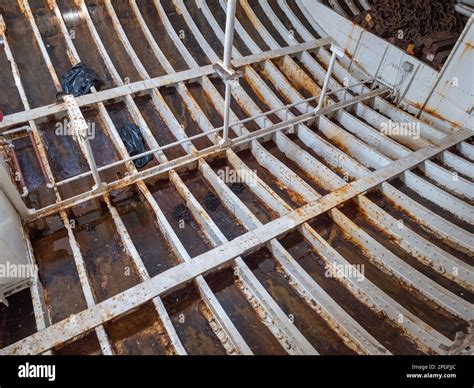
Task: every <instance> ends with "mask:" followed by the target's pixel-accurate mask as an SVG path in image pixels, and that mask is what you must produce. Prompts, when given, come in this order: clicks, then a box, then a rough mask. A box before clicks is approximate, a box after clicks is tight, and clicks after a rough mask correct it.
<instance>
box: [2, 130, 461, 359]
mask: <svg viewBox="0 0 474 388" xmlns="http://www.w3.org/2000/svg"><path fill="white" fill-rule="evenodd" d="M469 136H470V133H469V132H466V131H459V132H458V133H456V134H453V135H452V136H449V138H447V139H445V140H443V141H442V142H441V143H442V144H440V145H439V146H437V147H433V148H429V149H423V150H419V151H416V152H413V153H412V154H410V155H409V156H407V157H405V158H402V159H399V160H397V161H394V162H392V163H391V164H389V165H388V166H386V167H384V168H382V169H380V170H378V171H374V172H371V173H369V174H368V175H366V176H365V177H363V178H361V179H359V180H357V181H354V182H351V183H349V184H347V185H346V186H344V187H342V188H341V189H338V190H335V191H334V192H332V193H330V194H328V195H326V196H324V197H322V198H320V199H318V200H316V201H314V202H311V203H308V204H307V205H305V206H302V207H301V208H298V209H296V210H293V211H291V212H289V213H288V214H286V215H284V216H282V217H279V218H277V219H275V220H273V221H271V222H269V223H267V224H265V225H263V226H261V227H259V228H257V229H254V230H252V231H250V232H247V233H245V234H243V235H242V236H240V237H238V238H236V239H234V240H232V241H229V242H228V243H225V244H222V245H221V246H219V247H217V248H214V249H212V250H210V251H208V252H205V253H203V254H202V255H199V256H197V257H195V258H193V260H191V261H188V262H185V263H183V264H180V265H178V266H176V267H173V268H171V269H169V270H168V271H165V272H163V273H161V274H159V275H157V276H155V277H154V278H152V279H150V280H148V281H145V282H143V283H141V284H139V285H137V286H134V287H132V288H130V289H128V290H126V291H124V292H122V293H120V294H118V295H116V296H114V297H112V298H110V299H107V300H106V301H104V302H101V303H99V304H98V305H96V306H94V307H92V308H90V309H87V310H85V311H83V312H81V313H79V314H75V315H73V316H72V317H70V318H67V319H65V320H64V321H62V322H59V323H57V324H55V325H52V326H50V327H48V328H46V329H44V330H42V331H40V332H38V333H36V334H33V335H32V336H29V337H27V338H25V339H23V340H21V341H19V342H17V343H15V344H12V345H10V346H8V347H6V348H4V349H2V350H0V354H38V353H42V352H44V351H47V350H49V349H51V348H53V347H55V346H57V345H59V344H61V343H64V342H66V341H68V340H70V339H72V338H74V337H76V336H78V335H80V334H81V333H84V332H87V331H89V330H91V329H93V328H94V327H96V326H98V325H101V324H103V323H104V322H107V321H109V320H111V319H113V318H114V317H116V316H118V315H121V314H123V313H125V312H127V311H129V310H131V309H133V308H135V307H137V306H139V305H141V304H143V303H145V302H147V301H149V300H151V299H153V298H155V297H156V296H158V295H162V294H163V293H165V292H166V291H168V290H171V289H173V288H174V287H176V286H178V285H179V284H183V283H185V282H187V281H189V280H190V279H193V278H195V277H196V276H198V275H201V274H204V273H208V272H210V271H212V270H213V269H215V268H217V267H219V266H220V265H223V264H224V263H226V262H228V261H229V260H232V259H234V258H235V257H238V256H242V255H245V254H246V253H250V252H252V251H254V250H255V249H256V248H258V247H260V246H262V245H264V244H266V243H267V242H268V241H270V240H272V239H275V238H278V237H279V236H281V235H283V234H286V233H288V231H289V230H292V229H294V228H296V227H298V226H299V225H301V224H303V223H304V222H306V221H309V220H311V219H313V218H315V217H317V216H318V215H320V214H322V213H324V212H327V211H329V210H331V209H332V208H334V207H336V206H337V205H338V204H340V203H343V202H346V201H348V200H350V199H351V198H354V197H356V196H358V195H360V194H362V193H364V192H366V191H368V190H370V189H373V188H374V187H376V186H378V185H379V184H381V183H382V182H385V181H386V180H389V179H392V178H394V177H396V176H398V175H400V174H401V173H402V172H403V171H406V170H407V169H410V168H413V167H414V166H416V165H417V164H419V163H421V162H422V161H423V160H426V159H429V158H432V157H434V156H435V155H437V154H439V153H440V152H442V151H443V150H445V149H448V148H450V147H452V146H455V145H456V144H458V143H459V142H460V141H463V140H464V139H466V138H467V137H469Z"/></svg>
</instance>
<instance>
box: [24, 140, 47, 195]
mask: <svg viewBox="0 0 474 388" xmlns="http://www.w3.org/2000/svg"><path fill="white" fill-rule="evenodd" d="M28 136H29V137H30V140H31V145H32V146H33V151H34V152H35V155H36V159H37V160H38V163H39V166H40V169H41V174H43V178H44V180H45V182H46V187H48V188H52V187H53V184H52V183H51V181H50V180H49V177H48V173H47V172H46V168H45V166H44V164H43V159H42V158H41V154H40V152H39V149H38V145H37V144H36V140H35V136H34V134H33V131H28Z"/></svg>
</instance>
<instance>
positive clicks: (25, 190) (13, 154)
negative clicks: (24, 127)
mask: <svg viewBox="0 0 474 388" xmlns="http://www.w3.org/2000/svg"><path fill="white" fill-rule="evenodd" d="M10 153H11V158H12V162H13V167H14V168H15V172H16V174H18V182H19V183H20V186H21V190H22V193H21V197H22V198H25V197H26V196H27V195H28V188H27V187H26V183H25V178H24V176H23V173H22V172H21V167H20V162H19V161H18V157H17V156H16V151H15V146H14V145H13V144H10ZM15 180H17V178H16V177H15Z"/></svg>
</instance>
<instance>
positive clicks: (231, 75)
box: [212, 61, 243, 82]
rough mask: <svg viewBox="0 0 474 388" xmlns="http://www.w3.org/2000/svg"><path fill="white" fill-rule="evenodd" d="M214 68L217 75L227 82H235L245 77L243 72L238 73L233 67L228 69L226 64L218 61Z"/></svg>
mask: <svg viewBox="0 0 474 388" xmlns="http://www.w3.org/2000/svg"><path fill="white" fill-rule="evenodd" d="M212 68H213V69H214V71H215V72H216V73H217V75H218V76H219V77H220V78H222V80H224V81H225V82H229V81H234V80H236V79H239V78H241V77H242V76H243V74H242V72H241V71H237V70H235V69H233V68H231V67H226V66H225V65H224V62H222V61H217V62H216V63H214V64H213V65H212Z"/></svg>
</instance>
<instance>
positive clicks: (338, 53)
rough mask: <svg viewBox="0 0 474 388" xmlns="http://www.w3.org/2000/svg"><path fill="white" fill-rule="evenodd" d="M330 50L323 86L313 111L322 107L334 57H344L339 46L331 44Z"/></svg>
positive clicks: (334, 61)
mask: <svg viewBox="0 0 474 388" xmlns="http://www.w3.org/2000/svg"><path fill="white" fill-rule="evenodd" d="M331 51H332V56H331V60H330V61H329V67H328V71H327V73H326V77H325V78H324V84H323V88H322V90H321V95H320V96H319V103H318V106H317V107H316V109H315V112H318V111H319V110H320V109H321V108H322V107H323V104H324V99H325V98H326V93H327V91H328V88H329V81H330V80H331V75H332V70H333V68H334V64H335V63H336V58H337V57H339V58H342V57H344V50H343V49H342V48H340V47H337V46H334V45H332V46H331Z"/></svg>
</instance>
